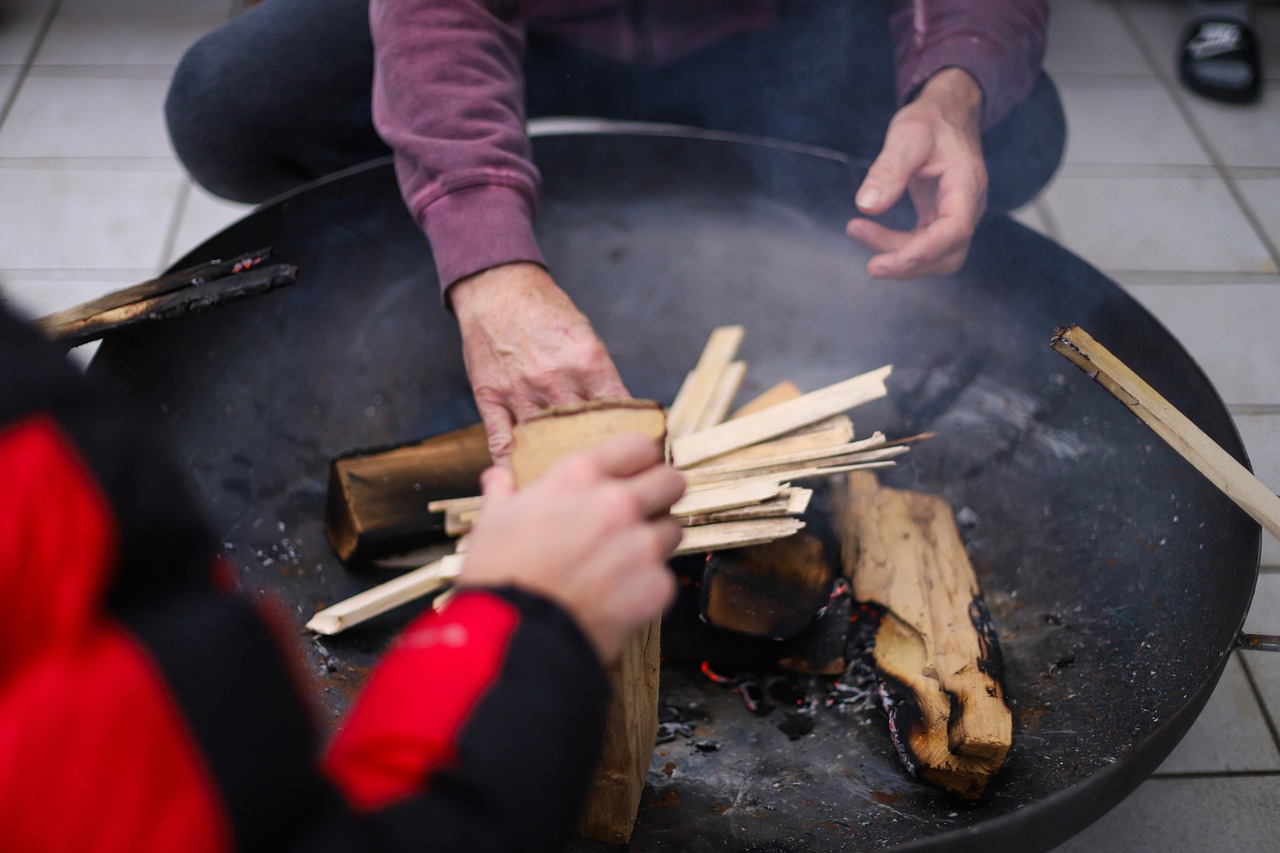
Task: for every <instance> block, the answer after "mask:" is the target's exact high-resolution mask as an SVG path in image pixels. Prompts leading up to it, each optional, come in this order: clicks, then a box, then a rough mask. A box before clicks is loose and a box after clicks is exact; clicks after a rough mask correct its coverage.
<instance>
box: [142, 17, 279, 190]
mask: <svg viewBox="0 0 1280 853" xmlns="http://www.w3.org/2000/svg"><path fill="white" fill-rule="evenodd" d="M222 36H223V34H222V33H221V31H215V32H213V33H210V34H209V35H208V36H206V37H205V38H203V39H201V40H200V41H198V42H196V43H195V44H194V45H192V46H191V48H190V49H188V50H187V52H186V54H185V55H184V56H183V57H182V59H181V61H180V62H179V63H178V67H177V69H176V70H175V71H174V75H173V78H172V79H171V81H170V84H169V91H168V94H167V96H166V97H165V104H164V115H165V123H166V125H167V127H168V130H169V140H170V142H171V143H172V145H173V149H174V151H175V153H177V155H178V159H180V160H181V161H182V164H183V166H185V167H186V169H187V171H188V172H189V173H190V174H191V177H192V178H193V179H194V180H195V181H196V182H197V183H199V184H200V185H201V186H203V187H204V188H205V189H207V190H209V192H212V193H214V194H215V195H219V196H222V197H223V198H228V199H232V200H233V201H244V202H260V201H263V200H265V198H266V197H268V196H269V195H271V194H272V191H271V188H269V187H268V186H267V185H268V184H270V180H269V179H267V177H268V176H267V175H265V174H264V173H269V171H270V169H271V166H270V160H271V159H272V155H271V153H270V144H269V140H268V139H266V138H264V137H265V136H266V134H264V133H262V132H260V131H255V130H254V123H253V122H251V121H250V122H246V121H245V118H246V117H245V116H244V114H243V112H242V110H243V104H241V103H239V102H238V99H237V97H236V93H237V92H244V91H245V87H246V86H247V85H249V84H250V83H251V81H248V80H246V79H245V75H244V73H243V71H242V70H241V69H240V68H238V67H237V62H236V59H235V57H236V54H235V51H234V49H229V48H230V47H231V46H228V45H226V44H224V42H225V38H223V37H222ZM255 139H257V140H258V141H259V142H260V143H261V144H258V143H257V142H255Z"/></svg>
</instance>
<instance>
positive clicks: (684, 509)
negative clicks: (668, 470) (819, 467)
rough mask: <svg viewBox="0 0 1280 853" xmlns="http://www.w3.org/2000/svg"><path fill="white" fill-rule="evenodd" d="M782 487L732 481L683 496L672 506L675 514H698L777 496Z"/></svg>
mask: <svg viewBox="0 0 1280 853" xmlns="http://www.w3.org/2000/svg"><path fill="white" fill-rule="evenodd" d="M781 489H782V487H781V486H780V485H777V484H770V483H762V482H757V483H747V484H745V485H743V484H739V483H730V484H727V485H722V486H720V487H719V488H716V489H706V490H704V491H701V492H695V493H693V494H688V495H685V496H684V497H682V498H681V499H680V500H678V501H676V504H675V506H673V507H671V514H672V515H674V516H684V515H697V514H698V513H702V512H713V511H715V510H720V509H732V508H733V507H739V506H746V505H748V504H755V503H760V502H761V501H767V500H769V499H770V498H773V497H777V495H778V492H780V491H781Z"/></svg>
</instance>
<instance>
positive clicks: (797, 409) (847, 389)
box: [671, 365, 893, 468]
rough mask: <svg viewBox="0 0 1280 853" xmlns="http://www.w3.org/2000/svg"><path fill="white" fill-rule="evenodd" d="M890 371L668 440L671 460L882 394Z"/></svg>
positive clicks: (784, 428) (772, 433) (719, 450)
mask: <svg viewBox="0 0 1280 853" xmlns="http://www.w3.org/2000/svg"><path fill="white" fill-rule="evenodd" d="M892 371H893V367H892V366H891V365H887V366H885V367H881V368H879V369H878V370H873V371H871V372H869V373H864V374H862V375H861V376H855V377H853V378H852V379H846V380H845V381H843V382H837V383H835V384H834V385H828V386H827V387H826V388H820V389H818V390H817V391H811V392H810V393H808V394H805V395H804V396H803V397H799V398H797V399H795V400H792V401H790V402H788V403H780V404H778V405H776V406H770V407H769V408H767V409H765V410H763V411H760V412H756V413H755V414H754V415H747V416H746V417H742V418H738V419H736V420H732V421H727V422H725V423H723V424H720V425H719V426H716V427H712V428H711V429H707V430H703V431H702V432H698V433H693V434H692V435H686V436H684V437H681V438H676V439H675V440H673V441H672V442H671V458H672V461H673V463H674V464H675V466H676V467H677V468H687V467H688V466H690V465H695V464H697V463H699V462H702V461H704V460H707V459H712V458H714V457H716V456H721V455H723V454H725V453H730V452H732V451H734V450H738V449H739V448H742V447H747V446H749V445H752V444H756V443H758V442H761V441H767V440H768V439H771V438H776V437H777V436H779V435H782V434H783V433H787V432H791V431H792V430H794V429H798V428H800V427H803V426H806V425H808V424H811V423H814V422H815V421H820V420H822V419H823V418H829V417H831V416H832V415H838V414H840V413H841V412H844V411H847V410H849V409H852V408H854V407H855V406H859V405H861V404H863V403H867V402H870V401H871V400H875V399H878V398H880V397H883V396H885V394H887V393H888V390H887V389H886V388H885V384H884V381H885V379H886V378H887V377H888V376H889V374H890V373H891V372H892Z"/></svg>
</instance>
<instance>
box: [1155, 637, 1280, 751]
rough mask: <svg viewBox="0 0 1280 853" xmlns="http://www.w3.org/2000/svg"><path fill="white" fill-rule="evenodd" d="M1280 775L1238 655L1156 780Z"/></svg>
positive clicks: (1260, 711) (1258, 709)
mask: <svg viewBox="0 0 1280 853" xmlns="http://www.w3.org/2000/svg"><path fill="white" fill-rule="evenodd" d="M1263 770H1280V750H1278V749H1277V748H1276V743H1275V741H1274V740H1273V739H1272V737H1271V730H1270V729H1269V728H1267V721H1266V719H1265V718H1264V717H1263V716H1262V710H1261V708H1260V706H1259V705H1258V699H1257V697H1256V696H1255V695H1254V693H1253V688H1252V687H1251V686H1250V685H1249V680H1248V679H1247V678H1246V677H1245V673H1244V668H1243V666H1242V665H1241V663H1240V661H1239V660H1237V659H1236V657H1235V656H1234V655H1233V656H1232V658H1231V660H1230V661H1229V662H1228V663H1227V668H1226V670H1225V671H1224V672H1223V673H1222V678H1221V680H1219V681H1218V686H1217V689H1215V690H1214V692H1213V695H1212V696H1210V697H1209V702H1208V704H1207V705H1205V707H1204V710H1203V711H1201V712H1200V716H1199V717H1197V718H1196V721H1195V723H1194V724H1193V725H1192V726H1191V730H1190V731H1188V732H1187V734H1186V736H1185V737H1183V739H1182V741H1181V742H1180V743H1179V744H1178V745H1177V747H1175V748H1174V750H1173V752H1172V753H1171V754H1170V755H1169V757H1168V758H1166V759H1165V761H1164V763H1163V764H1161V765H1160V768H1159V769H1158V770H1156V774H1157V775H1159V774H1169V773H1241V772H1247V771H1263Z"/></svg>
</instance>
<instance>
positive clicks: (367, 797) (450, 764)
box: [325, 589, 607, 851]
mask: <svg viewBox="0 0 1280 853" xmlns="http://www.w3.org/2000/svg"><path fill="white" fill-rule="evenodd" d="M606 692H607V687H606V682H605V679H604V674H603V670H602V668H601V666H600V664H599V661H598V660H597V658H596V657H595V653H594V651H593V650H592V648H591V646H590V645H589V643H588V642H587V640H586V638H585V637H584V635H583V634H582V631H581V630H580V629H579V628H578V627H577V625H576V623H574V622H573V621H572V620H571V619H570V618H569V616H568V615H567V614H566V613H565V612H564V611H563V610H562V609H560V608H559V607H558V606H557V605H554V604H552V603H550V602H549V601H547V600H545V599H542V598H539V597H538V596H534V595H531V594H528V593H523V592H519V591H516V590H512V589H505V590H501V591H496V592H495V591H473V592H468V593H465V594H463V595H460V596H458V597H457V598H456V599H455V600H454V601H453V602H452V603H451V604H450V605H449V606H448V607H447V608H446V609H445V610H444V611H443V612H442V613H440V614H430V615H427V616H426V617H424V618H422V619H419V620H418V621H417V622H415V623H414V624H413V625H412V626H410V627H409V629H407V630H406V632H405V634H404V635H403V636H402V638H401V639H400V641H399V642H398V643H397V645H396V646H395V647H394V648H393V649H392V650H391V651H390V652H389V653H388V654H387V656H386V658H385V659H384V661H383V662H382V664H381V665H380V666H379V668H378V670H377V671H375V673H374V675H373V676H372V678H371V680H370V683H369V685H368V687H367V688H366V690H365V692H364V694H363V695H362V696H361V698H360V700H359V702H358V704H357V706H356V708H355V709H354V710H353V712H352V714H351V717H350V719H349V721H348V723H347V725H346V727H345V728H344V729H343V731H342V732H340V733H339V735H338V737H337V739H336V740H335V742H334V744H333V746H332V747H331V749H330V750H329V753H328V755H327V757H326V761H325V766H326V769H327V770H328V772H329V774H330V775H331V776H332V777H333V778H334V779H335V780H336V781H337V782H338V784H339V787H341V788H342V789H343V791H344V793H345V795H346V797H347V799H348V801H349V802H350V803H351V804H352V807H353V808H354V810H355V812H356V813H357V814H358V815H362V818H361V820H362V821H363V822H365V823H366V824H368V826H369V827H372V828H374V831H375V832H376V833H377V834H378V835H380V836H381V837H384V838H387V839H389V840H392V839H394V841H395V842H396V843H393V844H390V845H389V846H390V847H392V848H398V847H399V846H400V844H401V843H403V844H404V846H405V847H406V849H408V848H410V847H412V846H413V845H414V844H415V843H416V844H417V845H421V844H423V843H424V842H425V841H427V840H430V842H431V846H432V848H433V849H441V850H451V849H461V848H462V847H464V846H465V847H466V848H467V849H476V850H512V851H514V850H521V851H523V850H546V849H556V848H558V847H559V846H562V845H563V844H564V843H565V842H566V841H567V840H568V837H569V834H570V831H571V829H572V826H573V823H574V821H575V820H576V818H577V816H578V811H579V809H580V808H581V805H582V802H583V800H584V798H585V795H586V788H587V784H588V781H589V778H590V774H591V770H592V768H593V766H594V763H595V761H596V760H597V755H598V750H599V742H600V735H601V726H602V720H603V708H604V699H605V695H606Z"/></svg>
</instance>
